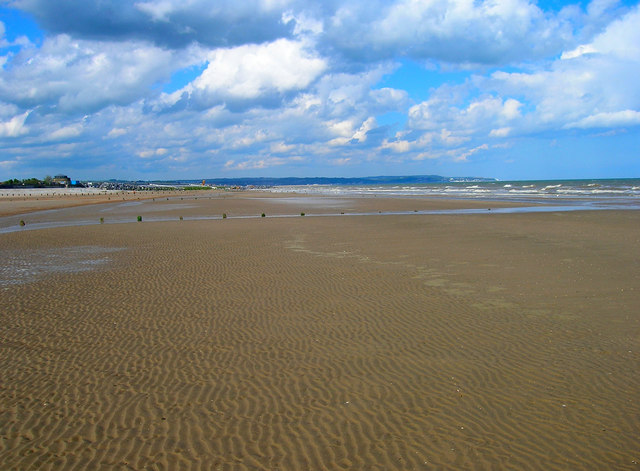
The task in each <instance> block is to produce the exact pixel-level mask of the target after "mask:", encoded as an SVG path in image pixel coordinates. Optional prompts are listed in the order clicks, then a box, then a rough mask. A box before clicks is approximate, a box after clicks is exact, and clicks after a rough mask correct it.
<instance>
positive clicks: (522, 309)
mask: <svg viewBox="0 0 640 471" xmlns="http://www.w3.org/2000/svg"><path fill="white" fill-rule="evenodd" d="M33 198H34V197H33V196H32V197H21V198H17V197H14V198H11V197H6V198H0V228H1V227H5V228H9V227H14V226H15V225H16V224H17V220H18V219H23V220H24V221H25V222H26V226H25V227H24V230H15V231H12V232H7V233H1V234H0V255H1V256H2V259H3V266H2V268H1V269H0V316H1V319H2V321H1V322H0V352H1V354H0V469H3V470H26V469H42V470H61V469H64V470H72V469H73V470H75V469H77V470H80V469H104V470H112V469H113V470H126V469H134V470H139V469H154V470H174V469H194V470H196V469H197V470H208V469H211V470H217V469H220V470H276V469H280V470H305V469H309V470H322V469H326V470H334V469H345V470H391V469H398V470H408V469H434V470H435V469H437V470H443V469H444V470H460V469H474V470H494V469H501V470H502V469H513V470H522V469H532V470H537V469H541V470H542V469H544V470H567V469H571V470H614V469H615V470H627V469H629V470H637V469H639V468H640V440H639V439H638V437H640V403H639V398H640V314H639V310H638V306H640V281H639V280H640V251H639V250H638V247H639V246H640V245H639V244H640V212H638V211H575V212H548V213H522V214H518V213H516V214H496V213H495V212H492V211H489V209H490V208H489V206H488V203H487V202H486V201H485V202H482V201H464V200H444V199H434V198H432V199H429V198H422V199H421V198H371V197H367V198H330V197H303V196H293V195H273V194H266V193H255V192H220V191H218V192H203V193H202V194H201V193H200V192H198V194H197V195H195V194H189V196H188V197H187V196H182V195H179V194H175V195H160V194H158V195H145V196H144V197H142V199H140V200H139V199H138V198H140V195H125V196H122V195H119V196H117V197H114V196H107V195H91V196H67V197H62V196H55V197H49V199H47V200H46V201H45V203H43V202H42V201H40V200H38V201H36V202H34V201H33ZM65 198H68V199H66V200H65ZM105 198H114V199H111V200H110V199H106V200H105ZM116 198H117V200H116ZM122 198H125V199H124V200H122ZM97 203H100V204H97ZM490 206H491V208H498V207H508V206H516V204H515V203H502V204H497V203H495V202H492V203H491V204H490ZM454 208H470V209H485V213H483V214H439V215H438V214H436V215H434V214H420V213H419V211H426V210H434V209H454ZM401 211H404V212H407V214H388V213H393V212H401ZM414 211H415V212H416V214H410V213H411V212H414ZM303 212H304V213H305V216H301V215H300V214H301V213H303ZM223 213H224V214H226V215H227V216H228V217H227V218H225V219H223V218H222V214H223ZM262 213H265V215H266V217H264V218H263V217H260V215H261V214H262ZM343 213H344V214H343ZM362 213H367V214H369V215H367V216H359V215H356V214H362ZM138 215H140V216H142V219H143V221H142V222H140V223H139V222H135V221H136V217H137V216H138ZM276 215H277V216H281V217H274V216H276ZM320 215H322V217H319V216H320ZM316 216H317V217H316ZM180 217H182V218H183V220H180V219H179V218H180ZM99 218H103V219H104V221H103V222H104V223H103V224H100V223H99ZM60 221H62V222H65V221H66V222H69V223H72V222H74V221H87V223H86V224H82V225H78V226H71V227H47V224H49V225H50V224H52V223H53V222H60ZM115 222H118V223H117V224H116V223H115ZM38 224H40V225H42V227H45V228H43V229H39V230H29V229H31V228H33V227H34V226H35V227H39V226H37V225H38Z"/></svg>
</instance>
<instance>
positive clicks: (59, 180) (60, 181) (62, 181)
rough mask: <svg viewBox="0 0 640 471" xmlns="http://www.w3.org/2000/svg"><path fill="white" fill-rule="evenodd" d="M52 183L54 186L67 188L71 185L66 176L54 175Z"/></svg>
mask: <svg viewBox="0 0 640 471" xmlns="http://www.w3.org/2000/svg"><path fill="white" fill-rule="evenodd" d="M53 183H55V184H56V185H64V186H69V185H71V179H70V178H69V177H67V176H66V175H56V176H55V177H53Z"/></svg>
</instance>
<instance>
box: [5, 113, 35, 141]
mask: <svg viewBox="0 0 640 471" xmlns="http://www.w3.org/2000/svg"><path fill="white" fill-rule="evenodd" d="M27 116H29V111H26V112H24V113H22V114H19V115H16V116H14V117H13V118H11V119H9V120H8V121H0V137H18V136H22V135H24V134H26V133H27V132H29V128H28V127H27V126H25V124H24V122H25V121H26V119H27Z"/></svg>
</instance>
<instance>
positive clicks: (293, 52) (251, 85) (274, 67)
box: [173, 39, 327, 103]
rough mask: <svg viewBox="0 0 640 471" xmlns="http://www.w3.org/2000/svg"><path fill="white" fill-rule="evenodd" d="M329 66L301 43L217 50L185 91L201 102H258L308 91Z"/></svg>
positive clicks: (182, 91) (178, 94)
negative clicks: (258, 100) (269, 95)
mask: <svg viewBox="0 0 640 471" xmlns="http://www.w3.org/2000/svg"><path fill="white" fill-rule="evenodd" d="M326 67H327V64H326V62H325V60H324V59H322V58H319V57H317V56H315V55H314V54H313V53H312V52H310V51H308V50H307V48H306V46H305V45H304V44H303V43H302V42H298V41H290V40H287V39H280V40H277V41H274V42H272V43H268V44H261V45H246V46H239V47H236V48H231V49H217V50H214V51H212V52H211V53H210V55H209V65H208V66H207V68H206V69H205V70H204V72H202V74H201V75H200V76H199V77H198V78H196V79H195V80H194V81H193V82H192V83H191V84H189V85H188V86H187V87H185V88H184V89H182V90H179V91H177V92H175V93H174V94H173V96H174V97H180V96H182V95H183V94H184V93H185V92H187V93H188V94H190V95H191V96H192V97H193V98H195V99H196V100H199V101H205V102H212V103H215V102H216V101H218V100H225V99H227V100H228V99H240V100H249V99H256V98H259V97H261V96H263V95H268V94H272V93H277V94H282V93H286V92H288V91H292V90H300V89H304V88H306V87H307V86H308V85H309V84H310V83H311V82H312V81H313V80H315V79H316V78H317V77H318V75H320V74H321V73H322V72H323V71H324V70H325V69H326Z"/></svg>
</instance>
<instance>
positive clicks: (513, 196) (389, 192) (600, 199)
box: [263, 178, 640, 209]
mask: <svg viewBox="0 0 640 471" xmlns="http://www.w3.org/2000/svg"><path fill="white" fill-rule="evenodd" d="M263 191H270V192H275V193H298V194H310V195H331V196H358V195H362V196H364V195H371V196H405V197H411V196H416V197H420V196H431V197H440V198H447V199H451V198H454V199H476V200H488V201H510V202H518V203H532V204H540V203H543V204H550V205H554V202H555V203H557V204H562V205H575V206H597V207H603V208H604V207H611V208H618V207H621V208H623V209H632V208H636V207H637V208H640V178H624V179H600V180H530V181H446V182H433V183H409V184H407V183H402V184H397V183H384V184H375V183H370V182H368V183H365V184H339V183H334V184H308V185H273V186H271V187H268V188H266V189H263Z"/></svg>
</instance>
